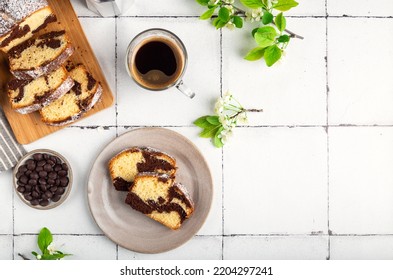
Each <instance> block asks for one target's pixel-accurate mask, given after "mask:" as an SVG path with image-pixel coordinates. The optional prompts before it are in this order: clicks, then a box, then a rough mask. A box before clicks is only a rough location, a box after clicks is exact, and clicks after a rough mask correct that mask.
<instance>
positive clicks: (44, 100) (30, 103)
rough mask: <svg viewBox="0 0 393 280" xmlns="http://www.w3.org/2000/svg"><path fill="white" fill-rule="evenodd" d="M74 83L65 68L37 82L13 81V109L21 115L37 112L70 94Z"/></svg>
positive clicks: (11, 87)
mask: <svg viewBox="0 0 393 280" xmlns="http://www.w3.org/2000/svg"><path fill="white" fill-rule="evenodd" d="M73 85H74V81H73V80H72V78H71V77H70V76H69V75H68V72H67V70H66V69H65V68H64V67H61V68H59V69H57V70H56V71H54V72H52V73H50V74H49V75H47V76H42V77H40V78H38V79H35V80H18V79H13V80H11V81H10V82H9V83H8V97H9V99H10V102H11V107H12V109H14V110H15V111H17V112H18V113H21V114H28V113H31V112H34V111H37V110H39V109H41V108H43V107H45V106H47V105H49V104H50V103H51V102H53V101H55V100H57V99H58V98H60V97H61V96H63V95H64V94H65V93H66V92H68V91H69V90H70V89H71V88H72V87H73Z"/></svg>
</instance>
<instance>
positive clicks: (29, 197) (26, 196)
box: [24, 194, 33, 201]
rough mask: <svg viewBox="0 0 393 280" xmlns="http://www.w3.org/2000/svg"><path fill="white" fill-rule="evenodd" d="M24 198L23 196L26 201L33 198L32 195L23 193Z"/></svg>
mask: <svg viewBox="0 0 393 280" xmlns="http://www.w3.org/2000/svg"><path fill="white" fill-rule="evenodd" d="M24 198H25V199H26V200H27V201H30V200H32V199H33V197H32V196H31V195H30V194H25V195H24Z"/></svg>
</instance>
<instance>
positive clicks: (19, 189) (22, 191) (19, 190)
mask: <svg viewBox="0 0 393 280" xmlns="http://www.w3.org/2000/svg"><path fill="white" fill-rule="evenodd" d="M16 190H17V191H18V192H20V193H24V192H25V191H26V189H25V187H18V188H17V189H16Z"/></svg>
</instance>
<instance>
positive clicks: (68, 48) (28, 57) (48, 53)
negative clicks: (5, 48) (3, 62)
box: [8, 30, 74, 79]
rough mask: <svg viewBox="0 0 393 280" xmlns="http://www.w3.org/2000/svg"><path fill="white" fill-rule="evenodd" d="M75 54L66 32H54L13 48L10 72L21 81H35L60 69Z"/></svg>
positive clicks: (9, 56)
mask: <svg viewBox="0 0 393 280" xmlns="http://www.w3.org/2000/svg"><path fill="white" fill-rule="evenodd" d="M73 52H74V48H73V47H72V45H71V43H70V41H69V39H68V37H67V35H66V34H65V31H64V30H61V31H52V32H49V33H45V34H43V35H41V36H39V37H38V38H36V39H31V40H28V41H26V42H23V43H22V44H20V45H18V46H16V47H14V48H12V49H11V50H10V51H9V52H8V59H9V62H10V70H11V72H12V74H14V76H15V77H17V78H19V79H35V78H38V77H40V76H43V75H46V74H48V73H50V72H52V71H54V70H56V69H57V68H59V67H60V66H61V65H62V64H63V63H64V62H65V61H66V60H67V59H68V58H69V57H70V56H71V55H72V53H73Z"/></svg>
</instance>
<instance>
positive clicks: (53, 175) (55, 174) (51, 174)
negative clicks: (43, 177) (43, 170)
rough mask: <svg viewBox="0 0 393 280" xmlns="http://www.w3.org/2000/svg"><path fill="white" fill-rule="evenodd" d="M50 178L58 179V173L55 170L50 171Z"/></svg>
mask: <svg viewBox="0 0 393 280" xmlns="http://www.w3.org/2000/svg"><path fill="white" fill-rule="evenodd" d="M48 178H49V179H53V180H56V179H57V173H56V172H54V171H52V172H50V173H49V174H48Z"/></svg>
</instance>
